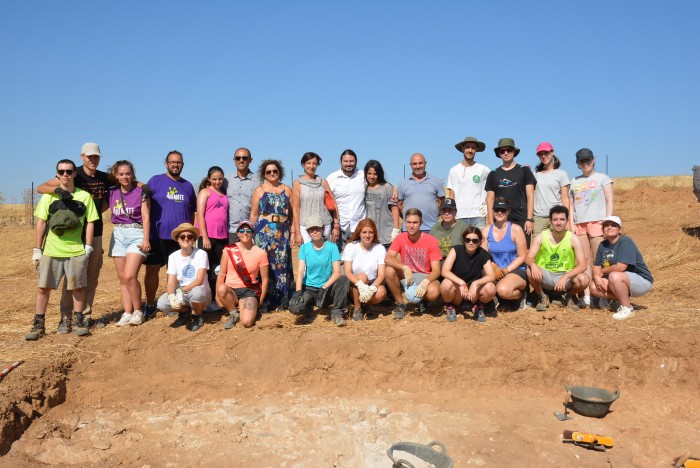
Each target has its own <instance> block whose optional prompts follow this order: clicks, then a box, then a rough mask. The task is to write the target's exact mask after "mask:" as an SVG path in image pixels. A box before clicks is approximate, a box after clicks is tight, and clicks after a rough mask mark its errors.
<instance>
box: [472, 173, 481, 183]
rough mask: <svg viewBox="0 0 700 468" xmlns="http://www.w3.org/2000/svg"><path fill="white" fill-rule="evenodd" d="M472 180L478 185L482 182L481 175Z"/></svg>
mask: <svg viewBox="0 0 700 468" xmlns="http://www.w3.org/2000/svg"><path fill="white" fill-rule="evenodd" d="M472 180H473V181H474V183H475V184H478V183H479V182H481V177H479V174H476V175H475V176H474V177H472Z"/></svg>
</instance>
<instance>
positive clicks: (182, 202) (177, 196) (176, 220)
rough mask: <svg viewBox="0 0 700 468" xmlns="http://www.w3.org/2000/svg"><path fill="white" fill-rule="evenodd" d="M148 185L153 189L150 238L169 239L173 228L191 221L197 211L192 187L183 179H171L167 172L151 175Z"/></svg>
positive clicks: (195, 197) (195, 196)
mask: <svg viewBox="0 0 700 468" xmlns="http://www.w3.org/2000/svg"><path fill="white" fill-rule="evenodd" d="M148 186H149V187H150V188H151V190H153V198H152V199H151V238H152V239H170V238H171V237H170V234H171V233H172V232H173V229H175V228H176V227H178V226H179V225H180V224H182V223H190V222H192V217H193V215H194V213H195V212H196V211H197V195H196V194H195V193H194V187H192V184H190V183H189V182H188V181H186V180H185V179H180V180H173V179H171V178H170V177H168V175H167V174H159V175H156V176H153V177H151V178H150V180H149V181H148Z"/></svg>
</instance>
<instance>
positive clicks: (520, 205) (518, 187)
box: [486, 164, 537, 223]
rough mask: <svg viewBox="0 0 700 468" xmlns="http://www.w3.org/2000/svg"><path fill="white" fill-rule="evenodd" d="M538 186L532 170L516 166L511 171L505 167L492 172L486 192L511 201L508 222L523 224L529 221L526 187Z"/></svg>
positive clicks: (487, 180)
mask: <svg viewBox="0 0 700 468" xmlns="http://www.w3.org/2000/svg"><path fill="white" fill-rule="evenodd" d="M536 184H537V180H536V179H535V176H534V175H532V171H531V170H530V168H528V167H525V166H521V165H520V164H516V165H515V166H514V167H513V168H512V169H511V170H509V171H506V170H504V169H503V167H499V168H497V169H494V170H493V171H491V172H490V173H489V175H488V177H487V178H486V191H487V192H494V194H495V196H496V197H505V198H507V199H508V201H510V215H509V216H508V220H509V221H517V222H519V223H521V222H523V221H525V220H526V219H527V193H526V192H525V187H526V186H528V185H536Z"/></svg>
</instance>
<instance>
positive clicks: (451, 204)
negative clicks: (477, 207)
mask: <svg viewBox="0 0 700 468" xmlns="http://www.w3.org/2000/svg"><path fill="white" fill-rule="evenodd" d="M443 208H452V209H453V210H456V209H457V203H455V201H454V199H452V198H444V199H443V200H442V202H441V203H440V209H443Z"/></svg>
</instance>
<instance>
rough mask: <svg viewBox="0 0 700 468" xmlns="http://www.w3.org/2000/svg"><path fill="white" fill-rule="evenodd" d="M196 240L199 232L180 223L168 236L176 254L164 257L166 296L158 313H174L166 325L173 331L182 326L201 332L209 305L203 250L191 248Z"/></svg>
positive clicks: (209, 295)
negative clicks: (204, 313)
mask: <svg viewBox="0 0 700 468" xmlns="http://www.w3.org/2000/svg"><path fill="white" fill-rule="evenodd" d="M198 237H199V229H197V228H196V227H194V226H193V225H192V224H190V223H182V224H180V225H179V226H178V227H176V228H175V229H173V232H172V239H173V240H174V241H175V242H177V243H178V244H179V245H180V250H176V251H175V252H173V253H172V254H170V256H169V257H168V271H167V274H168V280H167V289H166V291H167V292H166V293H165V294H163V295H162V296H161V297H160V299H158V309H159V310H161V311H162V312H164V313H166V314H167V313H168V312H177V313H178V318H177V320H175V322H173V324H172V325H170V326H171V327H173V328H177V327H181V326H183V325H187V328H188V330H190V331H197V330H199V329H200V328H202V325H204V320H203V319H202V311H203V310H204V308H205V307H206V306H207V304H209V303H210V302H211V290H210V289H209V282H208V281H207V271H208V270H209V258H208V256H207V252H206V251H205V250H202V249H198V248H196V247H195V242H196V241H197V238H198ZM190 310H191V312H190Z"/></svg>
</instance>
